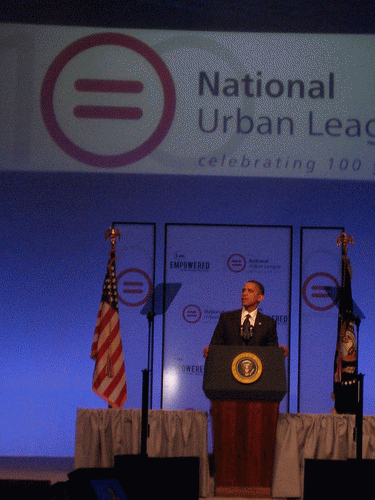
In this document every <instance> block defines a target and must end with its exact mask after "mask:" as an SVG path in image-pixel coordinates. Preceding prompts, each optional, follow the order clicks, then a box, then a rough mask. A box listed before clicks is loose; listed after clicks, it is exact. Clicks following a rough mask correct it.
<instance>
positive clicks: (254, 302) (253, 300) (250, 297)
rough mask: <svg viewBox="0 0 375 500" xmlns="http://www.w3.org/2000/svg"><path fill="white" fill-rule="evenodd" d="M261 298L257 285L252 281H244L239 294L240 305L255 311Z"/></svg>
mask: <svg viewBox="0 0 375 500" xmlns="http://www.w3.org/2000/svg"><path fill="white" fill-rule="evenodd" d="M262 300H263V295H262V294H261V293H260V291H259V288H258V285H257V284H256V283H253V282H252V281H248V282H247V283H245V285H244V287H243V289H242V294H241V303H242V307H244V308H245V309H246V310H247V311H249V312H251V311H255V309H256V308H257V307H258V304H259V302H261V301H262Z"/></svg>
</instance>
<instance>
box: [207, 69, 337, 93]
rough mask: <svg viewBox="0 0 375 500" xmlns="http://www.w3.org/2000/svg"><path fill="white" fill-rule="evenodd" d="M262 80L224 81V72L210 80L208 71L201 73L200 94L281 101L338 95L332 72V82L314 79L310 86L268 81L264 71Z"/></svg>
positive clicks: (299, 81)
mask: <svg viewBox="0 0 375 500" xmlns="http://www.w3.org/2000/svg"><path fill="white" fill-rule="evenodd" d="M256 76H257V77H258V78H251V77H250V75H249V74H247V75H244V77H243V78H241V79H238V78H225V79H224V80H223V79H222V78H220V72H219V71H215V73H214V74H213V75H212V76H211V77H210V76H209V75H208V74H207V73H206V71H201V72H200V73H199V95H205V93H206V91H207V92H209V93H210V94H211V95H212V96H219V95H223V96H224V97H238V96H241V95H243V96H245V97H262V96H263V95H266V96H268V97H272V98H277V97H281V96H283V95H284V96H286V97H289V98H293V97H299V98H301V99H303V98H304V97H305V96H308V97H310V98H311V99H324V98H326V97H327V95H328V98H329V99H334V95H335V75H334V73H329V75H328V81H326V82H324V81H323V80H310V82H309V83H308V84H307V83H305V82H304V81H302V80H299V79H295V80H287V81H286V82H283V81H281V80H279V79H278V78H272V79H271V80H268V81H266V82H264V81H263V80H262V78H261V76H262V72H261V71H258V72H257V75H256Z"/></svg>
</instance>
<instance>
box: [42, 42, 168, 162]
mask: <svg viewBox="0 0 375 500" xmlns="http://www.w3.org/2000/svg"><path fill="white" fill-rule="evenodd" d="M93 50H96V51H98V52H97V53H95V57H94V56H93V52H92V51H93ZM106 50H107V52H109V51H111V50H112V51H113V52H114V53H113V54H109V53H107V52H106ZM111 57H112V59H111ZM90 65H91V66H90ZM69 68H70V70H71V71H70V72H71V73H72V75H73V76H69V78H70V80H69V83H68V84H66V86H64V84H61V82H60V81H59V80H60V79H62V76H61V75H62V74H65V72H68V69H69ZM101 72H102V74H101ZM127 73H129V74H130V76H129V74H127ZM137 73H139V74H137ZM150 75H151V76H150ZM71 78H73V80H71ZM156 87H157V89H156ZM157 90H158V91H159V93H160V94H161V95H160V96H157V97H156V98H155V100H154V99H153V97H154V95H155V94H157ZM147 92H148V94H147ZM56 96H57V97H56ZM68 96H70V97H68ZM72 96H73V97H72ZM69 98H70V99H71V101H72V102H73V101H74V100H75V101H77V102H74V104H71V103H70V102H69V103H68V100H69ZM65 100H66V101H67V102H66V103H65V102H64V101H65ZM147 106H148V107H147ZM57 108H59V109H61V110H62V111H61V116H62V115H64V118H63V119H62V118H61V116H59V113H58V112H57V111H56V109H57ZM144 108H145V109H144ZM175 109H176V91H175V86H174V82H173V79H172V76H171V74H170V72H169V69H168V67H167V66H166V64H165V63H164V61H163V60H162V59H161V57H160V56H159V55H158V54H157V53H156V52H155V51H154V50H153V49H151V48H150V47H149V46H148V45H146V44H145V43H143V42H141V41H139V40H137V39H136V38H133V37H131V36H127V35H122V34H116V33H99V34H95V35H90V36H87V37H84V38H80V39H79V40H77V41H76V42H73V43H72V44H71V45H69V46H68V47H66V48H65V49H64V50H63V51H62V52H60V54H59V55H58V56H57V57H56V59H55V60H54V61H53V62H52V64H51V66H50V67H49V69H48V71H47V73H46V75H45V77H44V80H43V84H42V89H41V111H42V116H43V120H44V124H45V126H46V128H47V130H48V132H49V134H50V136H51V137H52V139H53V140H54V141H55V142H56V144H57V145H58V146H59V147H60V148H61V149H62V150H63V151H64V152H65V153H67V154H68V155H69V156H71V157H72V158H74V159H76V160H78V161H79V162H81V163H85V164H87V165H92V166H97V167H106V168H112V167H121V166H125V165H129V164H131V163H134V162H137V161H139V160H141V159H142V158H144V157H146V156H148V155H149V154H150V153H151V152H152V151H153V150H154V149H155V148H156V147H157V146H158V145H159V144H160V143H161V142H162V141H163V139H164V138H165V136H166V135H167V133H168V131H169V129H170V127H171V125H172V122H173V118H174V114H175ZM152 113H153V114H152ZM65 115H66V116H65ZM151 115H152V119H151V118H150V117H151ZM103 123H106V125H107V129H106V131H105V133H106V134H107V135H106V136H105V134H104V132H103V137H104V138H102V137H100V133H101V132H100V125H102V124H103ZM121 126H123V127H125V126H126V127H127V128H126V130H123V129H121ZM136 127H138V128H136ZM140 131H141V132H142V133H141V132H140ZM75 134H77V136H78V135H79V137H80V139H81V138H82V140H78V139H77V138H76V137H75ZM95 134H97V135H98V137H99V139H98V140H96V139H94V140H92V143H91V144H90V143H88V142H87V141H86V139H87V138H90V137H96V136H95ZM142 134H143V135H142ZM72 136H73V138H72ZM130 136H132V138H131V140H129V137H130ZM106 137H108V140H111V141H113V143H114V144H116V152H115V153H112V152H110V153H108V152H107V151H105V152H103V151H100V149H101V148H102V149H103V150H105V149H106V147H107V145H106ZM139 137H140V138H141V139H140V140H141V142H140V143H137V140H138V138H139ZM126 140H128V141H129V142H128V143H126ZM88 144H89V145H88ZM90 149H91V150H90ZM117 149H120V151H117ZM124 149H125V150H124Z"/></svg>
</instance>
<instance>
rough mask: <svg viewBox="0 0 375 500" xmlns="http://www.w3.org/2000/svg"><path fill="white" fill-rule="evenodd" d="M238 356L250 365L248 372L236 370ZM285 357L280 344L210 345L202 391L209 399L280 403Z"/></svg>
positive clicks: (284, 386)
mask: <svg viewBox="0 0 375 500" xmlns="http://www.w3.org/2000/svg"><path fill="white" fill-rule="evenodd" d="M237 359H238V360H239V362H240V363H241V362H242V360H244V361H245V363H246V364H247V365H248V366H250V368H249V371H248V372H247V373H242V374H241V373H239V372H238V371H236V366H234V365H236V360H237ZM253 359H254V360H255V363H253V362H252V360H253ZM284 360H285V358H284V351H283V349H282V348H280V347H249V348H246V346H222V345H211V346H210V349H209V354H208V356H207V359H206V363H205V371H204V378H203V391H204V393H205V395H206V396H207V397H208V399H210V400H217V399H219V400H243V401H273V402H280V401H281V400H282V399H283V397H284V396H285V394H286V376H285V361H284ZM256 372H257V373H256Z"/></svg>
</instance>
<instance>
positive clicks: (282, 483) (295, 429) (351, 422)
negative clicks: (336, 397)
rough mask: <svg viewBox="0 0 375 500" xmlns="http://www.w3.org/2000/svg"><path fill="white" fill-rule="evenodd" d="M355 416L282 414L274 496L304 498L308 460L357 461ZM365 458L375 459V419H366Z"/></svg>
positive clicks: (279, 423) (274, 477) (279, 424)
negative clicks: (354, 437)
mask: <svg viewBox="0 0 375 500" xmlns="http://www.w3.org/2000/svg"><path fill="white" fill-rule="evenodd" d="M354 428H355V416H354V415H333V414H332V415H304V414H297V415H296V414H290V413H289V414H288V413H287V414H281V415H280V417H279V421H278V427H277V437H276V450H275V451H276V456H275V465H274V475H273V486H272V496H273V497H274V498H286V497H289V498H298V497H302V495H303V481H304V460H305V458H310V459H320V460H347V459H348V458H356V442H355V441H354V439H353V430H354ZM362 443H363V445H362V446H363V454H362V458H367V459H375V417H372V416H365V417H364V418H363V441H362Z"/></svg>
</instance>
